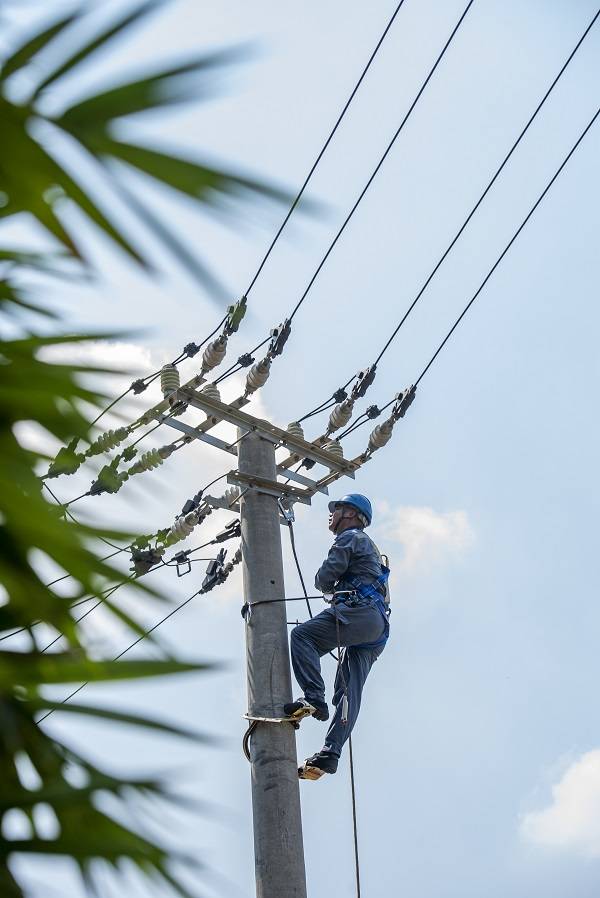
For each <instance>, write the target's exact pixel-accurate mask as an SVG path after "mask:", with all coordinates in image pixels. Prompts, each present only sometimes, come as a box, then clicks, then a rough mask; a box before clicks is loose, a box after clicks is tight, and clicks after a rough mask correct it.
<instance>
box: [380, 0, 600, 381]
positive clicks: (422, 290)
mask: <svg viewBox="0 0 600 898" xmlns="http://www.w3.org/2000/svg"><path fill="white" fill-rule="evenodd" d="M598 16H600V9H598V11H597V12H596V14H595V16H594V18H593V19H592V21H591V22H590V23H589V25H588V26H587V28H586V29H585V31H584V32H583V34H582V35H581V37H580V38H579V40H578V41H577V43H576V45H575V47H574V48H573V50H572V51H571V53H570V54H569V56H568V57H567V60H566V61H565V63H564V64H563V66H562V68H561V69H560V71H559V73H558V75H557V76H556V78H555V79H554V81H553V82H552V84H551V85H550V87H549V88H548V90H547V91H546V93H545V94H544V96H543V97H542V99H541V100H540V102H539V103H538V105H537V106H536V108H535V110H534V112H533V114H532V115H531V117H530V118H529V120H528V122H527V124H526V125H525V127H524V128H523V130H522V131H521V133H520V134H519V136H518V137H517V139H516V140H515V142H514V143H513V145H512V147H511V148H510V150H509V151H508V153H507V154H506V156H505V157H504V159H503V160H502V162H501V163H500V165H499V166H498V168H497V169H496V171H495V173H494V175H493V177H492V179H491V180H490V182H489V183H488V185H487V187H486V188H485V190H484V191H483V193H482V194H481V196H480V197H479V199H478V200H477V202H476V203H475V205H474V206H473V208H472V209H471V211H470V212H469V214H468V215H467V217H466V219H465V220H464V222H463V224H462V225H461V227H460V228H459V230H458V231H457V232H456V234H455V236H454V237H453V238H452V240H451V241H450V243H449V244H448V247H447V249H446V250H445V251H444V253H443V254H442V256H441V257H440V259H439V261H438V262H437V264H436V265H435V267H434V268H433V270H432V272H431V274H430V275H429V277H428V278H427V280H426V281H425V283H424V284H423V286H422V287H421V289H420V290H419V292H418V293H417V295H416V297H415V298H414V300H413V301H412V303H411V304H410V306H409V307H408V309H407V311H406V312H405V314H404V316H403V317H402V318H401V319H400V321H399V323H398V324H397V326H396V328H395V329H394V331H393V332H392V334H391V335H390V337H389V339H388V340H387V342H386V343H385V345H384V347H383V349H382V350H381V352H380V353H379V355H378V356H377V358H376V359H375V362H374V364H375V365H377V364H378V363H379V362H380V360H381V358H382V357H383V355H384V353H385V352H386V351H387V349H388V348H389V347H390V345H391V343H392V341H393V340H394V338H395V337H396V335H397V333H398V331H399V330H400V328H401V327H402V325H403V324H404V322H405V321H406V319H407V318H408V316H409V315H410V313H411V312H412V310H413V309H414V307H415V306H416V304H417V303H418V301H419V299H420V298H421V296H422V295H423V293H424V292H425V290H426V289H427V287H428V286H429V284H430V283H431V281H432V280H433V278H434V277H435V275H436V273H437V271H438V269H439V268H440V266H441V265H442V264H443V262H444V261H445V259H446V258H447V256H448V254H449V253H450V252H451V250H452V249H453V247H454V246H455V244H456V242H457V240H458V239H459V238H460V237H461V235H462V234H463V232H464V230H465V228H466V227H467V225H468V224H469V222H470V221H471V219H472V218H473V216H474V215H475V213H476V212H477V210H478V209H479V207H480V205H481V204H482V202H483V201H484V199H485V197H486V196H487V195H488V193H489V191H490V190H491V188H492V187H493V185H494V184H495V182H496V180H497V178H498V177H499V175H500V173H501V172H502V171H503V169H504V167H505V165H506V163H507V162H508V160H509V159H510V158H511V156H512V154H513V153H514V151H515V150H516V148H517V147H518V145H519V144H520V143H521V140H522V139H523V137H524V136H525V134H526V133H527V131H528V130H529V127H530V125H531V124H532V122H533V121H534V119H535V118H536V116H537V114H538V112H539V111H540V109H541V108H542V106H543V105H544V103H545V102H546V100H547V99H548V97H549V96H550V94H551V93H552V91H553V90H554V88H555V87H556V85H557V84H558V82H559V80H560V78H561V77H562V75H563V73H564V72H565V70H566V68H567V66H568V65H569V63H570V62H571V60H572V59H573V57H574V56H575V54H576V53H577V51H578V49H579V47H580V46H581V44H582V43H583V41H584V40H585V38H586V37H587V35H588V33H589V31H590V30H591V28H592V26H593V25H594V23H595V22H596V19H597V18H598Z"/></svg>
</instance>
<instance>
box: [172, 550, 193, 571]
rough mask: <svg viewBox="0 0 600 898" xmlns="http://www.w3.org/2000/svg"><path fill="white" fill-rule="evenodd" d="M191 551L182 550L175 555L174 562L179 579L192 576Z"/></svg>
mask: <svg viewBox="0 0 600 898" xmlns="http://www.w3.org/2000/svg"><path fill="white" fill-rule="evenodd" d="M189 551H190V550H189V549H188V551H187V552H185V551H183V549H182V550H181V552H178V553H177V554H176V555H173V558H172V561H174V562H175V566H176V569H177V576H178V577H185V575H186V574H191V572H192V562H191V561H190V559H189Z"/></svg>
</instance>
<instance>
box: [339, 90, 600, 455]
mask: <svg viewBox="0 0 600 898" xmlns="http://www.w3.org/2000/svg"><path fill="white" fill-rule="evenodd" d="M598 116H600V107H599V108H598V109H597V110H596V112H595V113H594V115H593V116H592V118H591V119H590V121H589V122H588V124H587V125H586V127H585V128H584V130H583V131H582V132H581V134H580V135H579V137H578V138H577V140H576V141H575V143H574V144H573V146H572V147H571V149H570V150H569V152H568V153H567V155H566V156H565V158H564V159H563V161H562V162H561V164H560V165H559V167H558V168H557V170H556V172H555V173H554V175H553V176H552V178H551V179H550V181H549V182H548V183H547V184H546V186H545V187H544V189H543V191H542V192H541V194H540V195H539V197H538V198H537V200H536V201H535V203H534V204H533V206H532V207H531V209H530V210H529V212H528V213H527V215H526V216H525V218H524V219H523V221H522V222H521V224H520V225H519V227H518V228H517V230H516V231H515V233H514V234H513V236H512V237H511V238H510V240H509V241H508V243H507V244H506V246H505V247H504V249H503V250H502V252H501V253H500V255H499V256H498V258H497V259H496V261H495V262H494V264H493V265H492V267H491V268H490V270H489V271H488V273H487V274H486V276H485V278H484V279H483V281H482V282H481V284H480V285H479V287H478V288H477V290H476V291H475V293H474V294H473V296H472V297H471V299H470V300H469V302H468V303H467V304H466V306H465V307H464V309H463V310H462V312H461V313H460V315H459V316H458V318H457V319H456V321H455V322H454V324H453V325H452V327H451V328H450V330H449V331H448V333H447V334H446V336H445V337H444V339H443V340H442V342H441V343H440V345H439V346H438V348H437V349H436V350H435V352H434V353H433V355H432V357H431V358H430V360H429V361H428V362H427V364H426V365H425V367H424V368H423V370H422V371H421V373H420V375H419V377H418V378H417V380H416V381H415V384H414V389H416V387H417V386H418V385H419V383H420V382H421V380H422V379H423V378H424V377H425V375H426V374H427V372H428V371H429V369H430V368H431V366H432V365H433V363H434V362H435V360H436V359H437V357H438V355H439V354H440V352H441V351H442V349H443V348H444V346H445V345H446V343H447V342H448V340H449V339H450V337H451V336H452V334H453V333H454V331H455V330H456V328H457V327H458V325H459V324H460V322H461V321H462V320H463V318H464V317H465V315H466V314H467V312H468V311H469V309H470V308H471V306H472V305H473V303H474V302H475V300H476V299H477V297H478V296H479V295H480V293H481V292H482V290H483V289H484V287H485V286H486V284H487V282H488V281H489V279H490V278H491V276H492V275H493V273H494V272H495V270H496V269H497V268H498V266H499V265H500V263H501V262H502V260H503V259H504V257H505V256H506V254H507V253H508V251H509V250H510V248H511V246H512V245H513V243H514V242H515V240H516V239H517V237H518V236H519V234H520V233H521V231H522V230H523V229H524V228H525V225H526V224H527V223H528V221H529V219H530V218H531V217H532V215H533V214H534V212H535V211H536V209H537V208H538V206H539V205H540V203H541V202H542V200H543V199H544V197H545V196H546V194H547V193H548V191H549V190H550V188H551V187H552V185H553V184H554V182H555V181H556V180H557V178H558V177H559V175H560V174H561V172H562V170H563V169H564V168H565V166H566V165H567V163H568V162H569V160H570V158H571V156H572V155H573V154H574V153H575V151H576V150H577V148H578V147H579V145H580V143H581V142H582V141H583V139H584V138H585V136H586V135H587V133H588V131H589V130H590V129H591V128H592V126H593V124H594V123H595V121H596V119H597V118H598ZM395 401H396V399H395V398H394V399H392V400H391V401H390V402H388V403H387V404H386V405H384V406H383V407H382V409H381V411H384V410H385V409H386V408H388V407H389V406H390V405H392V404H393V403H394V402H395ZM366 423H367V421H366V420H364V421H362V422H360V423H359V422H356V423H355V424H354V425H352V426H351V427H349V428H347V430H346V431H344V433H343V434H342V435H341V437H339V438H338V439H342V438H343V437H345V436H348V435H349V433H351V432H353V431H354V430H357V429H358V428H359V427H362V426H363V425H364V424H366Z"/></svg>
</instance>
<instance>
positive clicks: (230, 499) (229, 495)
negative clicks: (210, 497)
mask: <svg viewBox="0 0 600 898" xmlns="http://www.w3.org/2000/svg"><path fill="white" fill-rule="evenodd" d="M239 494H240V491H239V489H238V488H237V486H230V487H229V489H228V490H225V492H224V493H223V495H222V496H221V498H222V499H223V502H226V503H227V505H233V504H234V502H235V500H236V499H237V497H238V496H239Z"/></svg>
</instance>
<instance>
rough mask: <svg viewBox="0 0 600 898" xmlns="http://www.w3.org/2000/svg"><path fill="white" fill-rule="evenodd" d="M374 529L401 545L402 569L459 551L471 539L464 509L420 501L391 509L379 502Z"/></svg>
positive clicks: (409, 570) (410, 569)
mask: <svg viewBox="0 0 600 898" xmlns="http://www.w3.org/2000/svg"><path fill="white" fill-rule="evenodd" d="M379 511H380V515H381V523H380V524H379V525H378V527H377V530H378V532H379V533H380V534H382V535H385V539H386V540H390V539H392V540H395V541H396V542H398V543H400V545H401V546H402V547H403V549H404V554H403V556H402V559H401V560H400V563H399V565H397V567H398V568H400V569H401V570H402V571H403V572H404V573H414V572H415V571H417V570H419V569H421V568H423V567H425V566H427V567H428V568H429V567H431V565H432V564H435V563H438V564H439V563H441V562H443V561H445V560H447V559H449V558H452V557H457V556H458V555H461V554H462V553H463V552H464V551H465V550H466V549H468V548H469V546H470V545H471V544H472V542H473V540H474V532H473V528H472V526H471V524H470V522H469V518H468V515H467V512H466V511H460V510H458V511H445V512H439V511H435V510H434V509H433V508H429V507H427V506H420V505H402V506H400V507H399V508H394V509H391V508H390V507H389V506H388V505H387V504H383V505H382V506H380V509H379Z"/></svg>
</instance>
